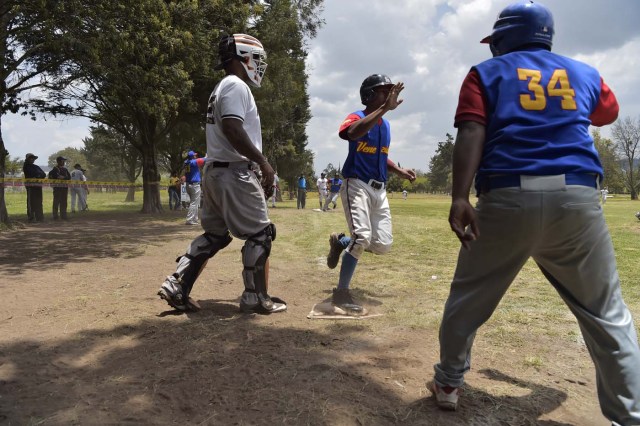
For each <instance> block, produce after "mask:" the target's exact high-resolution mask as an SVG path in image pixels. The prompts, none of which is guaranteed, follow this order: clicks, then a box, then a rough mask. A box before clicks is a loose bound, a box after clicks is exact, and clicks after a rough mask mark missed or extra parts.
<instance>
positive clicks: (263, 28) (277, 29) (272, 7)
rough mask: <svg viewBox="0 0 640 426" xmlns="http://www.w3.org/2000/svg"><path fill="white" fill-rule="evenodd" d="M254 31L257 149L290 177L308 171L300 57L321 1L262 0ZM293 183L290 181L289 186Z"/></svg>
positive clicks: (304, 82)
mask: <svg viewBox="0 0 640 426" xmlns="http://www.w3.org/2000/svg"><path fill="white" fill-rule="evenodd" d="M264 4H265V8H264V11H263V12H262V14H261V15H260V19H259V20H258V21H257V22H256V25H255V28H254V30H255V33H256V36H257V37H258V38H259V39H260V41H261V42H262V43H263V45H264V46H265V48H266V50H267V62H268V63H269V67H268V69H267V73H266V77H265V79H264V80H263V83H262V87H261V88H260V89H259V90H256V91H255V92H254V95H255V98H256V103H257V104H258V108H259V110H260V119H261V123H262V126H263V131H262V137H263V150H264V154H265V155H266V156H267V158H268V159H269V161H270V162H271V164H272V165H273V166H274V167H275V168H277V169H278V174H279V176H280V178H281V179H283V180H284V181H286V182H295V178H296V177H297V176H299V175H300V173H304V174H305V175H306V176H312V175H313V153H312V152H311V151H310V150H309V149H308V148H307V145H308V138H307V134H306V126H307V123H308V122H309V120H310V119H311V112H310V107H309V96H308V94H307V80H308V78H307V74H306V70H305V59H306V57H307V50H306V46H305V44H304V42H305V37H313V36H315V34H316V31H317V29H318V27H319V26H320V25H321V24H322V21H321V20H320V19H319V18H318V15H317V13H318V12H319V10H320V8H321V5H322V0H296V1H292V0H278V1H265V2H264ZM294 187H295V185H294Z"/></svg>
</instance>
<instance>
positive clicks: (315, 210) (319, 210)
mask: <svg viewBox="0 0 640 426" xmlns="http://www.w3.org/2000/svg"><path fill="white" fill-rule="evenodd" d="M313 211H314V212H321V211H322V209H313Z"/></svg>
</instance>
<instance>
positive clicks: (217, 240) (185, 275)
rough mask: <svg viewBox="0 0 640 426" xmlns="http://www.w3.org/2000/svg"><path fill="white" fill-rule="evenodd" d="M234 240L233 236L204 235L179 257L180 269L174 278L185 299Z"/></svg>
mask: <svg viewBox="0 0 640 426" xmlns="http://www.w3.org/2000/svg"><path fill="white" fill-rule="evenodd" d="M232 240H233V238H232V237H231V235H229V234H226V235H213V234H209V233H206V232H205V233H204V234H202V235H200V236H199V237H198V238H196V239H195V240H193V241H192V242H191V245H190V246H189V248H188V249H187V252H186V253H185V254H184V255H182V256H180V257H178V258H177V259H176V262H178V267H177V268H176V272H175V273H174V274H173V276H174V277H175V278H176V279H177V280H178V282H179V283H180V285H181V286H182V292H183V299H184V300H187V299H188V297H189V294H190V293H191V289H192V288H193V284H194V283H195V282H196V279H197V278H198V276H200V273H201V272H202V270H203V269H204V267H205V266H206V264H207V262H208V261H209V259H211V258H212V257H213V256H214V255H215V254H216V253H217V252H219V251H220V250H222V249H223V248H225V247H226V246H228V245H229V244H230V243H231V241H232Z"/></svg>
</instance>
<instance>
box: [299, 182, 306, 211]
mask: <svg viewBox="0 0 640 426" xmlns="http://www.w3.org/2000/svg"><path fill="white" fill-rule="evenodd" d="M306 203H307V180H306V179H305V178H304V175H300V177H299V178H298V209H304V206H305V204H306Z"/></svg>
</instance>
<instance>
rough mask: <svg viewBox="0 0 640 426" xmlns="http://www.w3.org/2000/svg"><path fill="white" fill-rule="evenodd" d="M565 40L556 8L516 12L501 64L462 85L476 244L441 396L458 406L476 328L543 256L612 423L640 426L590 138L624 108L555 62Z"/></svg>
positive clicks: (525, 7) (460, 231) (443, 347)
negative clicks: (556, 44) (558, 33)
mask: <svg viewBox="0 0 640 426" xmlns="http://www.w3.org/2000/svg"><path fill="white" fill-rule="evenodd" d="M553 33H554V23H553V17H552V15H551V12H550V11H549V10H548V9H547V8H546V7H544V6H542V5H541V4H539V3H532V2H527V3H522V2H521V3H516V4H512V5H510V6H508V7H507V8H505V9H504V10H503V11H502V12H501V13H500V15H499V17H498V19H497V21H496V23H495V25H494V27H493V32H492V34H491V35H490V36H489V37H487V38H486V39H484V40H483V42H485V43H489V46H490V48H491V51H492V53H493V56H494V57H493V59H489V60H487V61H485V62H482V63H481V64H479V65H477V66H475V67H473V68H472V69H471V71H470V72H469V73H468V75H467V77H466V79H465V81H464V83H463V84H462V89H461V92H460V98H459V103H458V109H457V112H456V117H455V126H456V127H457V128H458V133H457V137H456V142H455V148H454V154H453V191H452V204H451V210H450V213H449V223H450V225H451V229H452V230H453V232H455V234H456V236H457V237H458V238H459V239H460V241H461V243H462V247H461V249H460V254H459V257H458V264H457V268H456V271H455V274H454V277H453V281H452V283H451V290H450V294H449V298H448V300H447V302H446V304H445V309H444V314H443V319H442V323H441V328H440V362H439V363H438V364H436V365H435V380H434V384H433V386H432V391H433V393H434V394H435V396H436V400H437V403H438V406H439V407H441V408H443V409H449V410H455V409H456V407H457V404H458V395H459V389H460V387H461V386H462V384H463V382H464V374H465V373H466V372H467V371H468V370H469V368H470V354H471V346H472V344H473V340H474V337H475V334H476V331H477V330H478V328H479V327H480V326H481V325H482V324H484V322H485V321H487V320H488V319H489V318H490V317H491V315H492V313H493V311H494V310H495V309H496V307H497V306H498V303H499V302H500V300H501V299H502V297H503V295H504V294H505V292H506V291H507V289H508V288H509V285H510V284H511V282H512V281H513V279H514V278H515V277H516V275H517V274H518V272H519V271H520V269H521V268H522V266H523V265H524V264H525V262H526V261H527V260H528V259H529V258H530V257H532V258H533V259H534V260H535V262H536V263H537V264H538V266H539V268H540V270H541V271H542V273H543V274H544V275H545V277H546V278H547V279H548V280H549V282H550V283H551V284H552V285H553V286H554V287H555V288H556V290H557V291H558V293H559V294H560V296H561V297H562V299H563V300H564V302H565V303H566V304H567V305H568V306H569V309H570V310H571V312H572V313H573V314H574V315H575V316H576V319H577V320H578V323H579V325H580V329H581V331H582V334H583V337H584V341H585V344H586V345H587V348H588V349H589V353H590V354H591V356H592V359H593V361H594V363H595V366H596V375H597V387H598V397H599V400H600V406H601V409H602V412H603V413H604V415H605V417H607V418H608V419H610V420H611V421H612V422H613V423H614V424H620V425H627V424H640V369H639V368H638V366H640V349H639V348H638V340H637V336H636V330H635V326H634V324H633V320H632V318H631V314H630V312H629V310H628V309H627V307H626V305H625V304H624V301H623V299H622V296H621V293H620V281H619V278H618V272H617V269H616V259H615V254H614V251H613V246H612V243H611V238H610V236H609V231H608V229H607V226H606V224H605V220H604V217H603V214H602V208H601V206H600V204H599V195H600V192H599V182H601V181H602V166H601V164H600V160H599V158H598V154H597V151H596V149H595V148H594V144H593V140H592V138H591V136H590V134H589V125H595V126H602V125H605V124H610V123H612V122H613V121H614V120H615V119H616V117H617V115H618V103H617V101H616V98H615V96H614V95H613V93H612V92H611V90H610V89H609V87H608V86H607V85H606V84H605V83H604V81H603V79H602V78H601V77H600V75H599V73H598V72H597V71H596V70H595V69H593V68H592V67H590V66H588V65H586V64H584V63H581V62H578V61H575V60H573V59H569V58H567V57H563V56H560V55H557V54H554V53H552V52H551V44H552V37H553ZM474 176H475V189H476V191H477V194H478V197H479V201H478V203H477V205H476V207H475V208H474V207H472V206H471V204H470V202H469V191H470V188H471V185H472V182H473V179H474Z"/></svg>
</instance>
